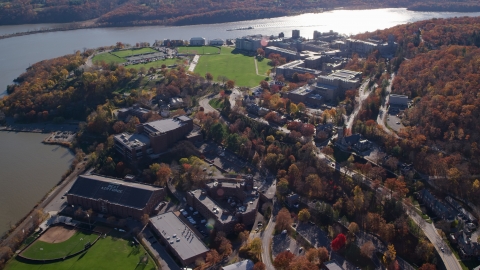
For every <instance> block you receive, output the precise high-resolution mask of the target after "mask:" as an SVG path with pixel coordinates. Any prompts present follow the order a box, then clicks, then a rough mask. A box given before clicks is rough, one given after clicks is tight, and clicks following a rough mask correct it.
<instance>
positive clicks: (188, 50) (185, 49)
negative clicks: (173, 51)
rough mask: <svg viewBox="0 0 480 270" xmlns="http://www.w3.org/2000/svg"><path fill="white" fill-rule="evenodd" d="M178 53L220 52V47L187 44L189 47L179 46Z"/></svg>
mask: <svg viewBox="0 0 480 270" xmlns="http://www.w3.org/2000/svg"><path fill="white" fill-rule="evenodd" d="M177 51H178V53H188V54H218V53H219V52H220V49H219V48H218V47H212V46H187V47H178V48H177Z"/></svg>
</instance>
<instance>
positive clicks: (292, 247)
mask: <svg viewBox="0 0 480 270" xmlns="http://www.w3.org/2000/svg"><path fill="white" fill-rule="evenodd" d="M300 247H301V246H300V245H299V244H298V243H297V241H296V240H295V239H293V238H291V237H290V236H289V235H288V234H286V233H285V234H283V233H279V234H277V235H275V236H274V237H273V241H272V255H273V257H276V256H277V255H278V254H279V253H281V252H283V251H286V250H289V251H290V252H292V253H293V254H295V255H298V254H300V252H299V250H300ZM304 253H305V251H304V250H302V252H301V254H304Z"/></svg>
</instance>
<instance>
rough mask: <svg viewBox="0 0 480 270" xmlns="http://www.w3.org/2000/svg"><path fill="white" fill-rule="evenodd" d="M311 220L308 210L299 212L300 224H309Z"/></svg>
mask: <svg viewBox="0 0 480 270" xmlns="http://www.w3.org/2000/svg"><path fill="white" fill-rule="evenodd" d="M309 219H310V212H309V211H308V209H306V208H305V209H302V210H300V212H298V220H299V221H300V222H307V221H308V220H309Z"/></svg>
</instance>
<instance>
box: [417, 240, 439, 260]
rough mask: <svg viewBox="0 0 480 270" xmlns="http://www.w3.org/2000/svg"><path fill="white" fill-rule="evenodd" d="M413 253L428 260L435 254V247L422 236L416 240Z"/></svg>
mask: <svg viewBox="0 0 480 270" xmlns="http://www.w3.org/2000/svg"><path fill="white" fill-rule="evenodd" d="M415 253H416V254H417V256H418V257H419V258H421V259H422V260H424V261H426V262H428V261H430V259H431V258H432V257H433V256H434V254H435V247H434V246H433V244H432V243H430V241H428V240H427V239H425V238H422V239H420V240H419V241H418V244H417V247H416V248H415Z"/></svg>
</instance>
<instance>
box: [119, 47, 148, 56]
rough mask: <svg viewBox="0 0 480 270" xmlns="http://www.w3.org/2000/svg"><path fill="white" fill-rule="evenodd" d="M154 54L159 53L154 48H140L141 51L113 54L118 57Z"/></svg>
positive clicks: (124, 51) (123, 51) (125, 51)
mask: <svg viewBox="0 0 480 270" xmlns="http://www.w3.org/2000/svg"><path fill="white" fill-rule="evenodd" d="M152 52H157V51H156V50H154V49H152V48H140V49H132V50H121V51H116V52H112V54H114V55H116V56H118V57H127V56H132V55H136V54H144V53H152Z"/></svg>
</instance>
